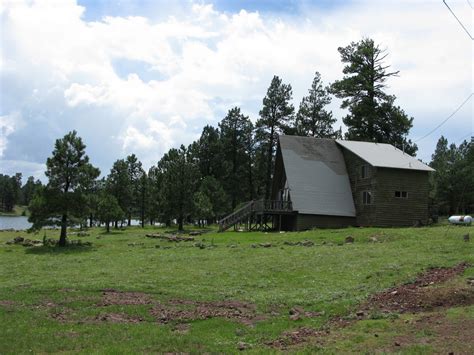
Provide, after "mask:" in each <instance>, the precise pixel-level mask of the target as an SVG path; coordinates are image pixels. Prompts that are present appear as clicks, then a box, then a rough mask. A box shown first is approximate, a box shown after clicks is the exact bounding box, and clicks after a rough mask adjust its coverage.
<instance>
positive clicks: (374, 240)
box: [369, 237, 379, 243]
mask: <svg viewBox="0 0 474 355" xmlns="http://www.w3.org/2000/svg"><path fill="white" fill-rule="evenodd" d="M369 241H371V242H372V243H377V242H378V241H379V240H378V239H377V238H376V237H370V238H369Z"/></svg>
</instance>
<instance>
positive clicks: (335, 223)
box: [295, 214, 356, 231]
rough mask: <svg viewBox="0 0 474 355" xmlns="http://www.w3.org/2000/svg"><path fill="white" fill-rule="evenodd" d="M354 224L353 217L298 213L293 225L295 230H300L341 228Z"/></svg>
mask: <svg viewBox="0 0 474 355" xmlns="http://www.w3.org/2000/svg"><path fill="white" fill-rule="evenodd" d="M355 225H356V219H355V217H344V216H323V215H315V214H298V215H297V216H296V226H295V227H296V230H298V231H302V230H307V229H312V228H342V227H349V226H355Z"/></svg>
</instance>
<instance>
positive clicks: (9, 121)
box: [0, 112, 21, 158]
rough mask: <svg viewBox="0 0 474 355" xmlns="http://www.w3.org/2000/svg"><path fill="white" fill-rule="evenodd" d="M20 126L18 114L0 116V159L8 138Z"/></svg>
mask: <svg viewBox="0 0 474 355" xmlns="http://www.w3.org/2000/svg"><path fill="white" fill-rule="evenodd" d="M20 124H21V116H20V113H19V112H13V113H11V114H9V115H5V116H0V158H1V157H3V151H4V150H5V148H6V147H7V143H8V136H9V135H11V134H12V133H13V132H14V131H15V129H16V128H18V127H19V126H20Z"/></svg>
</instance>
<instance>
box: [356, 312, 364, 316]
mask: <svg viewBox="0 0 474 355" xmlns="http://www.w3.org/2000/svg"><path fill="white" fill-rule="evenodd" d="M364 314H365V313H364V311H357V312H356V316H357V317H363V316H364Z"/></svg>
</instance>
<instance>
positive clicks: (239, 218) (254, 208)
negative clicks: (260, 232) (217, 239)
mask: <svg viewBox="0 0 474 355" xmlns="http://www.w3.org/2000/svg"><path fill="white" fill-rule="evenodd" d="M292 211H293V206H292V203H291V201H274V200H263V199H262V200H256V201H255V200H254V201H250V202H247V203H246V204H245V205H244V206H242V207H241V208H239V209H238V210H237V211H235V212H233V213H231V214H230V215H228V216H226V217H224V218H222V219H221V220H220V221H219V232H224V231H226V230H227V229H229V228H230V227H232V226H234V225H236V224H237V223H242V222H246V221H248V223H249V226H250V222H251V220H252V219H253V218H254V217H255V216H256V215H259V216H260V226H262V221H263V216H264V215H278V214H288V213H291V212H292Z"/></svg>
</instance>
